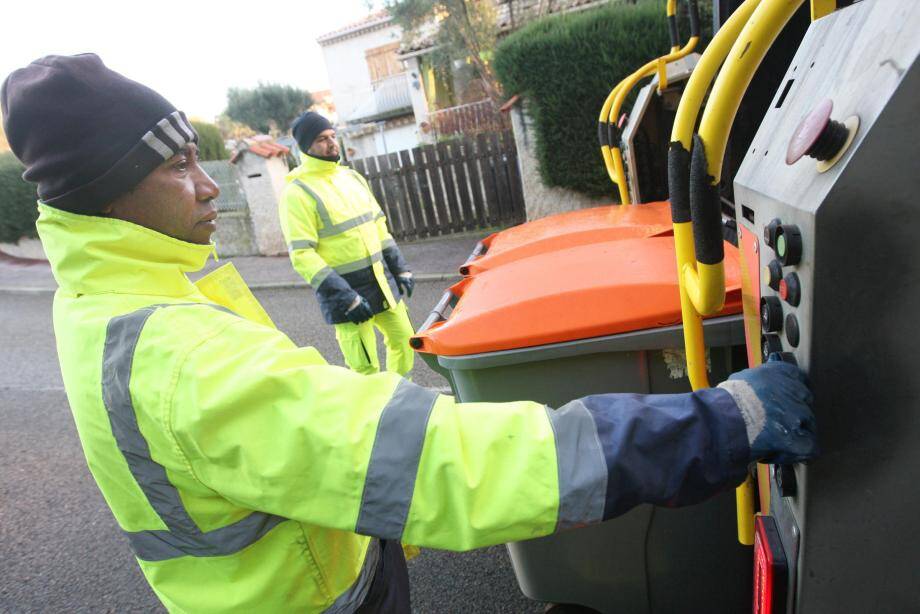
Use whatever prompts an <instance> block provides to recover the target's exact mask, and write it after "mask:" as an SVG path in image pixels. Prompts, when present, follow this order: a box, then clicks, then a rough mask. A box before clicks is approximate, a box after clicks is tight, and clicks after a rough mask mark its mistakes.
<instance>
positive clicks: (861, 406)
mask: <svg viewBox="0 0 920 614" xmlns="http://www.w3.org/2000/svg"><path fill="white" fill-rule="evenodd" d="M918 33H920V3H917V2H916V0H863V1H862V2H858V3H856V4H854V5H852V6H850V7H847V8H845V9H841V10H839V11H837V12H835V13H833V14H831V15H829V16H827V17H824V18H822V19H819V20H817V21H816V22H814V23H813V24H812V25H811V27H810V28H809V30H808V32H807V34H806V35H805V38H804V40H803V42H802V44H801V46H800V47H799V50H798V52H797V53H796V55H795V58H794V59H793V61H792V63H791V65H790V67H789V70H788V71H787V73H786V75H785V78H784V79H783V81H782V83H781V85H780V87H779V89H778V91H777V92H776V95H775V97H774V99H773V101H772V103H771V105H770V108H769V110H768V111H767V114H766V116H765V117H764V120H763V123H762V124H761V126H760V128H759V130H758V132H757V135H756V136H755V138H754V140H753V142H752V143H751V146H750V148H749V150H748V152H747V155H746V157H745V159H744V162H743V164H742V166H741V168H740V169H739V172H738V174H737V175H736V177H735V185H734V190H735V203H736V216H737V217H736V219H737V221H738V225H739V231H740V238H739V245H740V249H741V252H742V262H743V264H742V267H743V271H744V274H743V282H744V288H743V292H744V307H745V325H746V336H747V342H748V353H749V357H750V359H751V360H752V362H753V363H755V364H756V363H759V362H760V359H761V357H762V356H764V355H765V354H768V353H769V352H772V351H781V352H785V353H787V354H786V356H787V358H791V359H794V360H795V361H796V362H797V363H798V364H799V365H800V366H802V367H803V368H804V369H805V370H806V371H807V372H808V374H809V377H810V379H811V382H812V384H813V387H814V391H815V397H816V407H815V411H816V415H817V418H818V430H819V436H820V443H821V447H822V455H821V457H820V458H819V459H818V460H817V461H815V462H813V463H812V464H810V465H808V466H807V467H806V466H795V467H778V466H771V467H769V468H766V470H761V471H760V472H759V478H760V480H759V481H760V484H759V486H760V499H761V505H762V511H763V512H764V513H769V514H770V515H772V516H774V518H775V519H776V522H777V526H778V529H779V534H780V537H781V540H782V545H783V549H784V551H785V554H786V558H787V560H788V563H789V574H790V578H789V582H790V584H789V586H790V588H791V590H790V591H789V603H788V604H787V611H788V612H793V611H794V612H800V613H810V612H876V611H885V612H907V611H920V589H918V586H920V583H918V579H920V530H918V529H917V519H916V516H917V513H918V510H920V488H918V486H917V480H916V477H917V474H918V468H920V371H918V366H920V65H918V63H917V56H918V53H920V34H918Z"/></svg>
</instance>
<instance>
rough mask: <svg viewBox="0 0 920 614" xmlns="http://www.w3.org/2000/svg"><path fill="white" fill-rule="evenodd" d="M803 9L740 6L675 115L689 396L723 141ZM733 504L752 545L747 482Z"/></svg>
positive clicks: (713, 252) (713, 274) (713, 263)
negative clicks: (751, 86)
mask: <svg viewBox="0 0 920 614" xmlns="http://www.w3.org/2000/svg"><path fill="white" fill-rule="evenodd" d="M803 2H804V0H763V2H762V3H761V2H760V0H747V1H746V2H745V3H744V4H742V5H741V6H740V7H739V8H738V9H737V10H736V11H735V14H733V15H732V17H731V18H730V19H729V21H728V22H726V24H725V25H724V26H723V27H722V28H721V29H720V30H719V34H718V35H717V36H716V38H714V39H713V42H712V43H710V45H709V48H708V49H707V50H706V53H705V54H704V55H703V58H702V59H701V60H700V62H699V63H698V64H697V67H696V69H695V70H694V73H693V75H692V76H691V82H690V83H688V84H687V88H686V89H685V91H684V95H683V97H682V98H681V103H680V106H679V108H678V113H677V118H676V120H675V123H674V129H673V131H672V135H671V136H672V138H671V141H672V143H671V151H670V152H669V184H670V187H671V198H672V215H673V216H674V241H675V248H676V250H675V251H676V253H677V270H678V280H679V284H680V295H681V297H680V298H681V315H682V318H683V324H684V344H685V348H686V351H687V369H688V373H689V374H690V381H691V385H692V386H693V389H694V390H696V389H698V388H702V387H706V386H708V384H709V381H708V377H707V375H706V365H705V340H704V338H703V327H702V316H703V315H711V314H713V313H716V312H718V311H719V310H720V309H721V308H722V305H723V303H724V299H725V276H724V260H723V254H722V241H721V237H720V236H717V234H716V230H717V228H718V222H719V200H718V185H719V180H720V179H721V173H722V158H723V157H724V154H725V146H726V143H727V141H728V134H729V131H730V129H731V125H732V123H733V122H734V119H735V114H736V113H737V111H738V106H739V105H740V104H741V98H742V96H743V95H744V92H745V91H746V90H747V87H748V85H749V84H750V81H751V79H752V78H753V76H754V72H755V71H756V70H757V67H758V66H759V65H760V62H761V61H762V60H763V57H764V55H765V54H766V52H767V50H768V49H769V48H770V46H771V45H772V44H773V41H774V40H776V37H777V36H778V35H779V32H780V31H781V30H782V28H783V27H784V26H785V24H786V22H787V21H788V20H789V18H791V17H792V15H793V14H794V13H795V11H796V10H797V9H798V8H799V6H801V4H802V3H803ZM736 18H737V20H736ZM741 24H743V27H741ZM739 28H740V30H741V31H740V34H738V29H739ZM723 32H725V37H724V38H721V37H720V36H719V35H721V34H722V33H723ZM720 38H721V39H720ZM717 39H720V40H717ZM729 45H730V46H731V48H730V49H728V46H729ZM707 56H708V57H707ZM723 60H725V66H724V67H723V69H722V70H721V72H720V73H719V76H718V78H717V79H716V82H715V85H714V86H713V89H712V93H711V95H710V97H709V104H708V105H707V106H706V110H705V112H704V113H703V118H702V120H701V121H700V129H699V134H698V135H697V136H696V137H695V138H694V137H693V136H692V133H693V126H694V124H695V122H696V118H697V116H698V115H699V108H700V106H701V104H702V100H703V97H704V95H705V92H706V89H707V88H708V85H709V83H710V82H711V80H712V76H713V74H714V73H715V71H716V70H717V69H718V66H719V64H721V63H722V61H723ZM694 80H695V82H694ZM691 140H692V141H693V142H692V143H691ZM691 146H692V148H693V154H692V158H691V155H690V149H691ZM688 165H689V168H688ZM688 170H689V172H687V171H688ZM691 175H692V176H693V177H695V179H696V181H695V182H694V184H695V185H698V186H702V187H701V188H700V189H697V190H695V191H694V192H693V193H691V192H690V189H689V182H690V176H691ZM675 195H678V197H679V198H680V199H685V200H684V202H679V203H677V204H676V205H675V202H674V198H675ZM691 209H692V219H691V216H690V211H691ZM703 218H706V219H705V221H712V220H714V221H715V222H716V223H715V225H714V226H713V225H711V224H709V225H704V224H703V222H704V219H703ZM694 225H696V226H698V228H694ZM716 244H717V245H716ZM701 259H702V261H701ZM736 504H737V520H738V540H739V541H740V542H741V543H742V544H747V545H750V544H753V543H754V523H753V518H754V488H753V483H752V481H751V479H750V478H748V479H747V480H745V483H744V484H742V485H741V486H739V487H738V489H737V491H736Z"/></svg>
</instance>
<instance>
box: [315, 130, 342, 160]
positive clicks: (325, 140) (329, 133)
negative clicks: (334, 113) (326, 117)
mask: <svg viewBox="0 0 920 614" xmlns="http://www.w3.org/2000/svg"><path fill="white" fill-rule="evenodd" d="M307 153H308V154H310V155H311V156H319V157H321V158H338V157H339V142H338V141H336V140H335V130H333V129H332V128H329V129H328V130H323V131H322V132H320V133H319V136H318V137H316V139H315V140H314V141H313V146H312V147H310V150H309V151H307Z"/></svg>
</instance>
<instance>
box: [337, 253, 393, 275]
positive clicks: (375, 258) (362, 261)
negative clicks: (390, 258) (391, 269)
mask: <svg viewBox="0 0 920 614" xmlns="http://www.w3.org/2000/svg"><path fill="white" fill-rule="evenodd" d="M377 262H383V252H377V253H376V254H371V255H370V256H365V257H364V258H359V259H358V260H353V261H352V262H346V263H345V264H340V265H338V266H334V267H332V268H333V270H334V271H335V272H336V273H338V274H339V275H345V274H346V273H354V272H355V271H360V270H361V269H366V268H368V267H372V266H374V264H375V263H377Z"/></svg>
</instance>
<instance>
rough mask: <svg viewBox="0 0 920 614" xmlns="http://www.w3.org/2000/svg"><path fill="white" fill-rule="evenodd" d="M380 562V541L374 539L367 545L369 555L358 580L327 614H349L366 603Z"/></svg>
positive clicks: (327, 610) (365, 558)
mask: <svg viewBox="0 0 920 614" xmlns="http://www.w3.org/2000/svg"><path fill="white" fill-rule="evenodd" d="M379 561H380V540H377V539H372V540H371V542H370V543H369V544H368V545H367V554H365V555H364V563H363V564H362V565H361V573H359V574H358V578H357V579H356V580H355V581H354V584H352V585H351V586H349V587H348V590H346V591H345V592H344V593H342V594H341V595H339V597H338V599H336V600H335V602H333V604H332V605H331V606H329V607H328V608H326V610H325V614H348V613H350V612H354V611H355V610H357V609H358V607H359V606H360V605H361V604H362V603H364V599H365V598H366V597H367V592H368V591H369V590H370V589H371V584H372V583H373V582H374V572H376V571H377V563H378V562H379Z"/></svg>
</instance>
